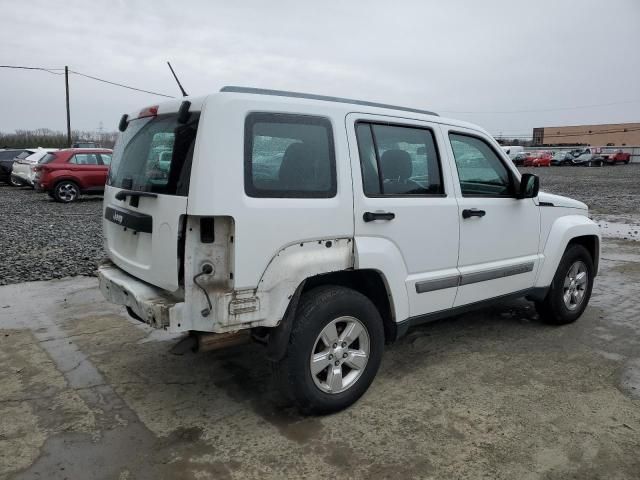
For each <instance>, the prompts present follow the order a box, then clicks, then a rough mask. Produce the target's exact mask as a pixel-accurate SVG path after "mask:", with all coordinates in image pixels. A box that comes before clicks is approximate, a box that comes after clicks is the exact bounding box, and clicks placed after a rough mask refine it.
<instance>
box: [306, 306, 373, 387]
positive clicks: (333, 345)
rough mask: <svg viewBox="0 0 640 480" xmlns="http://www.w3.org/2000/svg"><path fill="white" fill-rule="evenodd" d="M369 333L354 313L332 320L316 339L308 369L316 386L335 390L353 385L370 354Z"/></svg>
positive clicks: (362, 370)
mask: <svg viewBox="0 0 640 480" xmlns="http://www.w3.org/2000/svg"><path fill="white" fill-rule="evenodd" d="M370 348H371V347H370V341H369V333H368V332H367V329H366V327H365V326H364V325H363V323H362V322H361V321H360V320H358V319H357V318H355V317H339V318H336V319H335V320H332V321H331V322H329V323H328V324H327V325H326V326H325V327H324V328H323V329H322V331H321V332H320V334H319V335H318V337H317V338H316V341H315V343H314V347H313V350H312V352H311V357H310V359H309V369H310V372H311V377H312V378H313V382H314V383H315V384H316V386H317V387H318V388H319V389H320V390H322V391H323V392H325V393H330V394H336V393H340V392H344V391H345V390H347V389H349V388H350V387H352V386H353V385H354V384H355V383H356V382H357V381H358V379H359V378H360V376H361V375H362V373H363V372H364V369H365V367H366V365H367V362H368V360H369V355H370Z"/></svg>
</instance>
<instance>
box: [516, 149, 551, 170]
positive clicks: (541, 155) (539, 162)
mask: <svg viewBox="0 0 640 480" xmlns="http://www.w3.org/2000/svg"><path fill="white" fill-rule="evenodd" d="M551 157H552V154H551V152H535V153H533V154H532V155H531V156H530V157H529V158H526V159H525V160H524V163H523V166H524V167H550V166H551Z"/></svg>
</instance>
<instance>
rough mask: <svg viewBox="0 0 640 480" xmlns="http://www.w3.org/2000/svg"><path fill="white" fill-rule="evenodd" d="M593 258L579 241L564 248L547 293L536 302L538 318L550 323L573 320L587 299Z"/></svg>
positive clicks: (562, 323) (555, 323)
mask: <svg viewBox="0 0 640 480" xmlns="http://www.w3.org/2000/svg"><path fill="white" fill-rule="evenodd" d="M593 277H594V268H593V259H592V258H591V254H590V253H589V251H588V250H587V249H586V248H584V247H583V246H582V245H571V246H570V247H569V248H567V250H566V251H565V252H564V255H563V256H562V259H561V260H560V265H558V269H557V270H556V274H555V276H554V277H553V281H552V282H551V287H550V288H549V292H548V293H547V296H546V297H545V299H544V300H543V301H542V302H537V303H536V310H537V311H538V314H539V315H540V319H541V320H542V321H543V322H545V323H549V324H551V325H565V324H567V323H572V322H575V321H576V320H577V319H578V318H580V316H581V315H582V313H583V312H584V310H585V308H587V304H588V303H589V298H591V290H592V288H593Z"/></svg>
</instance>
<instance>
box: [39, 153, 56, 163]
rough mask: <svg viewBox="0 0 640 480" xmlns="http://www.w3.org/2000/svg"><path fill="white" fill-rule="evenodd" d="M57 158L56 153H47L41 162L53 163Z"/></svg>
mask: <svg viewBox="0 0 640 480" xmlns="http://www.w3.org/2000/svg"><path fill="white" fill-rule="evenodd" d="M55 159H56V154H55V153H47V154H46V155H45V156H44V157H42V158H41V159H40V162H38V163H40V164H45V163H51V162H53V161H54V160H55Z"/></svg>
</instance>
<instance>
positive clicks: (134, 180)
mask: <svg viewBox="0 0 640 480" xmlns="http://www.w3.org/2000/svg"><path fill="white" fill-rule="evenodd" d="M199 120H200V115H199V114H197V113H192V114H191V117H190V119H189V122H187V123H186V124H181V123H178V115H177V114H169V115H160V116H157V117H148V118H140V119H136V120H132V121H131V122H130V123H129V126H128V127H127V129H126V130H125V131H124V132H123V133H122V134H121V135H120V137H119V138H118V141H117V142H116V146H115V147H114V149H113V157H112V161H111V169H110V171H109V178H108V181H107V184H108V185H111V186H112V187H116V188H123V189H126V190H136V191H141V192H154V193H160V194H166V195H183V196H186V195H187V194H188V192H189V177H190V175H191V160H192V158H193V148H194V144H195V138H196V132H197V130H198V122H199Z"/></svg>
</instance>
